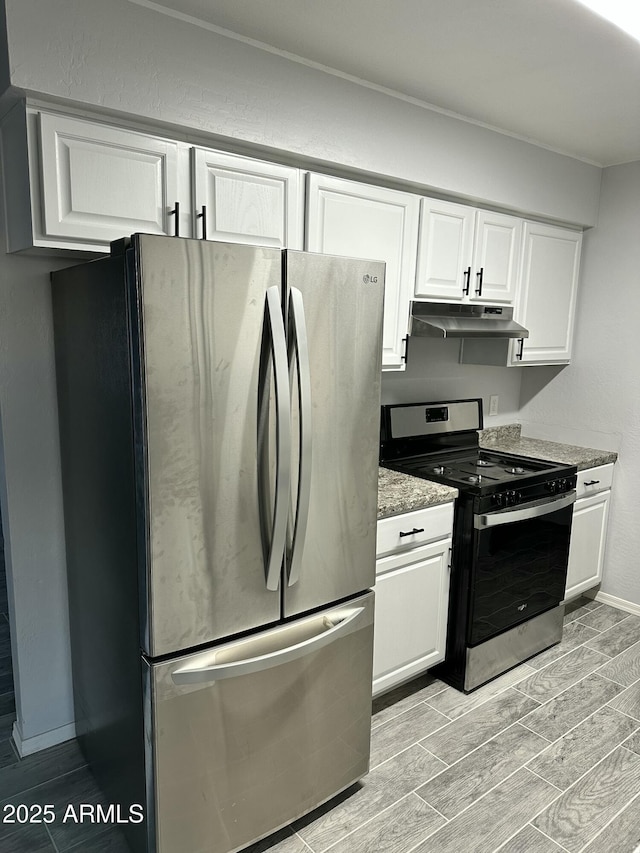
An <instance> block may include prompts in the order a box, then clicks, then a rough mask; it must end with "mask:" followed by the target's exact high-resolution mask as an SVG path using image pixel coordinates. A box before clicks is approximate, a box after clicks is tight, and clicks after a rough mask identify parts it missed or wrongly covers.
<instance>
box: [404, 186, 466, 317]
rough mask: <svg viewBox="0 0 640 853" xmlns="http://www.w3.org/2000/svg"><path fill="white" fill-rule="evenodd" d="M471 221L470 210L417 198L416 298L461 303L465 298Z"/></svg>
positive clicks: (448, 203)
mask: <svg viewBox="0 0 640 853" xmlns="http://www.w3.org/2000/svg"><path fill="white" fill-rule="evenodd" d="M474 222H475V210H474V208H473V207H466V206H465V205H463V204H453V203H451V202H447V201H438V200H436V199H432V198H423V199H421V201H420V240H419V249H418V270H417V273H416V288H415V294H416V296H417V297H419V298H427V299H436V300H445V301H461V300H462V299H463V298H464V297H465V296H468V295H469V293H470V282H471V272H472V269H471V255H472V253H473V232H474ZM474 281H475V277H474Z"/></svg>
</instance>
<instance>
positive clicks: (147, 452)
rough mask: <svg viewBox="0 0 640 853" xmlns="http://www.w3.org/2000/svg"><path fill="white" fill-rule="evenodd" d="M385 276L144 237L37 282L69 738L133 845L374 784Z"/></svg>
mask: <svg viewBox="0 0 640 853" xmlns="http://www.w3.org/2000/svg"><path fill="white" fill-rule="evenodd" d="M383 279H384V265H383V264H382V263H380V262H373V261H363V260H352V259H346V258H336V257H330V256H325V255H315V254H308V253H304V252H295V251H287V250H284V251H281V250H278V249H270V248H259V247H253V246H244V245H236V244H228V243H215V242H206V241H198V240H187V239H179V238H167V237H157V236H150V235H141V234H138V235H134V236H133V237H132V238H131V239H130V240H129V239H127V240H123V241H120V242H118V243H117V244H114V245H113V247H112V252H111V255H110V256H109V257H108V258H104V259H100V260H97V261H92V262H89V263H85V264H82V265H80V266H76V267H73V268H70V269H67V270H64V271H61V272H56V273H54V274H53V275H52V290H53V305H54V324H55V345H56V371H57V383H58V402H59V418H60V442H61V458H62V469H63V491H64V511H65V530H66V542H67V561H68V579H69V610H70V623H71V643H72V660H73V677H74V696H75V707H76V717H77V729H78V736H79V739H80V743H81V745H82V748H83V749H84V751H85V753H86V755H87V757H88V759H89V761H90V762H91V765H92V767H93V770H94V773H95V774H96V776H97V778H98V780H99V781H100V782H101V785H102V787H103V790H104V794H105V798H106V800H107V803H116V804H118V805H120V807H121V812H120V814H121V817H122V818H123V821H125V822H123V823H122V826H123V829H124V830H125V831H126V833H127V835H128V838H129V843H130V845H131V846H132V849H134V850H136V851H138V850H140V851H145V853H147V851H148V853H156V851H157V853H205V851H206V853H223V851H224V853H226V851H232V850H239V849H242V848H243V847H245V846H246V845H248V844H250V843H251V842H252V841H254V840H256V839H258V838H261V837H263V836H265V835H267V834H269V833H270V832H272V831H274V830H276V829H277V828H279V827H281V826H283V825H285V824H287V823H289V822H290V821H292V820H294V819H295V818H297V817H299V816H301V815H303V814H305V813H307V812H309V811H310V810H311V809H313V808H314V807H315V806H317V805H319V804H320V803H322V802H324V801H326V800H328V799H329V798H330V797H331V796H332V795H334V794H335V793H337V792H339V791H341V790H342V789H344V788H346V787H348V786H349V785H350V784H352V783H353V782H354V781H356V780H357V779H359V778H361V777H362V776H363V775H364V774H365V773H366V772H367V769H368V760H369V729H370V712H371V664H372V644H373V593H372V592H371V591H368V590H369V588H370V587H371V586H373V583H374V572H375V531H376V499H377V491H376V490H377V460H378V440H379V394H380V368H381V335H382V331H381V327H382V302H383ZM132 804H134V805H142V806H143V807H144V813H145V820H144V822H142V823H137V822H135V820H136V816H137V814H138V812H137V811H136V810H131V806H132ZM129 818H132V819H131V820H130V821H129V822H126V821H127V820H129Z"/></svg>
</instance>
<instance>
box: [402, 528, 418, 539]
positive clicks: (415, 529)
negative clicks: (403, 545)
mask: <svg viewBox="0 0 640 853" xmlns="http://www.w3.org/2000/svg"><path fill="white" fill-rule="evenodd" d="M414 533H424V527H414V528H413V530H405V531H403V530H401V531H400V538H401V539H402V537H403V536H413V534H414Z"/></svg>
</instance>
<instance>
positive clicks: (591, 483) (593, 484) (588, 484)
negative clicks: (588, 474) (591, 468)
mask: <svg viewBox="0 0 640 853" xmlns="http://www.w3.org/2000/svg"><path fill="white" fill-rule="evenodd" d="M599 482H600V480H587V481H586V482H585V486H597V485H598V483H599Z"/></svg>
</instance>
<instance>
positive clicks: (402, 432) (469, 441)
mask: <svg viewBox="0 0 640 853" xmlns="http://www.w3.org/2000/svg"><path fill="white" fill-rule="evenodd" d="M481 428H482V401H481V400H457V401H456V400H454V401H449V402H443V403H415V404H413V403H412V404H394V405H388V406H383V407H382V412H381V435H380V462H381V464H383V465H386V466H387V467H389V468H394V469H395V470H397V471H404V472H405V473H407V474H413V475H414V476H416V477H424V479H426V480H434V481H435V482H437V483H443V484H444V485H448V486H454V487H455V488H457V489H458V490H459V491H460V493H461V494H465V493H468V494H469V495H473V496H476V497H478V498H479V499H484V498H487V500H488V501H489V503H490V504H491V505H493V504H495V505H496V506H498V505H500V500H499V498H500V495H506V496H507V497H505V498H504V500H503V502H502V503H503V504H504V505H505V506H506V505H509V506H512V505H513V504H514V503H520V502H521V501H525V500H528V499H529V500H533V499H535V498H537V497H544V496H545V495H547V494H556V492H564V491H566V490H567V489H568V488H570V487H572V486H571V482H572V480H570V479H569V478H570V477H572V476H573V475H574V474H575V469H574V468H572V466H568V465H565V464H562V463H557V462H551V461H545V460H541V459H530V458H528V457H523V456H517V455H516V454H511V453H503V452H502V451H499V450H493V449H491V448H487V447H480V445H479V434H478V430H480V429H481ZM538 493H539V494H538Z"/></svg>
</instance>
